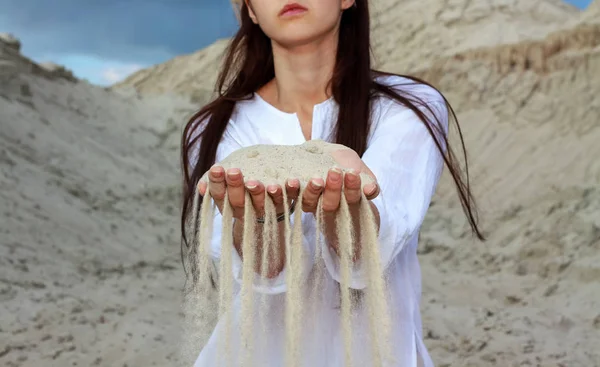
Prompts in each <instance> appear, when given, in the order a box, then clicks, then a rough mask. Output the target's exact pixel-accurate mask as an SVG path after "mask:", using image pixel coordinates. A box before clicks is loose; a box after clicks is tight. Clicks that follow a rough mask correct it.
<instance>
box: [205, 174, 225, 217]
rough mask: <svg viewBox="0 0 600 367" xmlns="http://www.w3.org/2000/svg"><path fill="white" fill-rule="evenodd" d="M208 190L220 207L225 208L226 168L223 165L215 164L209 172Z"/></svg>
mask: <svg viewBox="0 0 600 367" xmlns="http://www.w3.org/2000/svg"><path fill="white" fill-rule="evenodd" d="M208 190H209V191H210V194H211V196H212V198H213V200H214V201H215V204H217V206H218V207H219V210H221V209H223V199H224V198H225V190H226V186H225V169H224V168H223V167H221V166H213V167H211V169H210V171H209V172H208Z"/></svg>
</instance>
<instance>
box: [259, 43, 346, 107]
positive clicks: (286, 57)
mask: <svg viewBox="0 0 600 367" xmlns="http://www.w3.org/2000/svg"><path fill="white" fill-rule="evenodd" d="M337 37H338V35H337V33H336V32H331V34H328V35H327V36H325V37H323V38H322V39H320V40H319V41H314V42H311V43H310V44H306V45H300V46H296V47H282V46H281V45H278V44H277V43H275V42H273V61H274V65H275V78H274V79H273V80H272V81H271V82H269V83H268V84H267V85H266V86H265V87H264V88H263V89H262V90H261V91H259V93H260V94H261V96H262V97H263V98H265V99H267V100H268V102H270V103H272V104H273V105H275V106H276V107H277V108H279V109H281V110H282V111H285V112H300V111H307V112H308V111H310V112H312V108H313V106H314V105H315V104H318V103H321V102H323V101H325V100H327V99H328V98H329V97H330V96H331V90H330V86H329V82H330V80H331V77H332V75H333V70H334V67H335V62H336V53H337V43H338V38H337Z"/></svg>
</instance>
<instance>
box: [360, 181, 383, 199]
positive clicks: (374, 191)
mask: <svg viewBox="0 0 600 367" xmlns="http://www.w3.org/2000/svg"><path fill="white" fill-rule="evenodd" d="M380 191H381V189H380V188H379V185H378V184H377V183H376V182H373V183H370V184H366V185H365V187H363V192H364V193H365V196H366V197H367V199H368V200H373V199H375V198H376V197H377V196H379V193H380Z"/></svg>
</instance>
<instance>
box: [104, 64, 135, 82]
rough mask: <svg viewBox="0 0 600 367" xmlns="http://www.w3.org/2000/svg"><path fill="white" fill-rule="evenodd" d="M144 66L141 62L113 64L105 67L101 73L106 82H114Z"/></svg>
mask: <svg viewBox="0 0 600 367" xmlns="http://www.w3.org/2000/svg"><path fill="white" fill-rule="evenodd" d="M142 68H143V66H142V65H139V64H130V65H119V66H111V67H108V68H106V69H104V70H103V71H102V73H101V75H102V79H103V82H104V84H114V83H117V82H120V81H121V80H123V79H125V78H126V77H127V76H128V75H130V74H132V73H135V72H136V71H138V70H140V69H142Z"/></svg>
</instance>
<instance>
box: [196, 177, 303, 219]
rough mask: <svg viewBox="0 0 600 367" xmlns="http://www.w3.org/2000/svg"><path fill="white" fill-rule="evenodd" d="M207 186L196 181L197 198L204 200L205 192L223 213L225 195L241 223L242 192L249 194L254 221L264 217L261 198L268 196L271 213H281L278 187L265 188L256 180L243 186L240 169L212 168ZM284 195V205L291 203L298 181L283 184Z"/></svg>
mask: <svg viewBox="0 0 600 367" xmlns="http://www.w3.org/2000/svg"><path fill="white" fill-rule="evenodd" d="M208 181H209V182H208V185H207V184H206V182H203V181H200V183H199V184H198V190H199V192H200V195H202V196H204V194H205V193H206V190H207V189H208V190H209V191H210V193H211V196H212V198H213V200H214V201H215V203H216V205H217V207H218V208H219V211H220V212H221V213H223V204H224V199H225V193H226V192H227V194H228V198H229V203H230V204H231V208H232V211H233V217H234V218H236V219H238V220H242V219H243V218H244V204H245V201H246V190H247V191H248V192H249V193H250V197H251V199H252V205H253V206H254V210H255V212H256V216H257V217H262V216H263V213H264V205H265V196H266V194H267V193H268V194H269V195H270V196H271V198H272V200H273V203H274V204H275V211H276V212H277V213H278V214H279V213H283V211H284V205H283V190H282V188H281V186H280V185H269V186H268V187H266V189H265V186H264V184H263V183H262V182H260V181H257V180H249V181H248V182H246V184H245V185H244V176H243V174H242V172H241V170H240V169H238V168H230V169H228V170H227V171H225V169H224V168H223V167H221V166H218V165H215V166H213V167H212V168H211V169H210V171H209V173H208ZM285 186H286V191H287V196H288V205H289V204H290V203H291V201H292V200H295V199H296V198H297V197H298V192H299V187H300V181H298V180H297V179H290V180H287V182H286V185H285Z"/></svg>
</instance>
